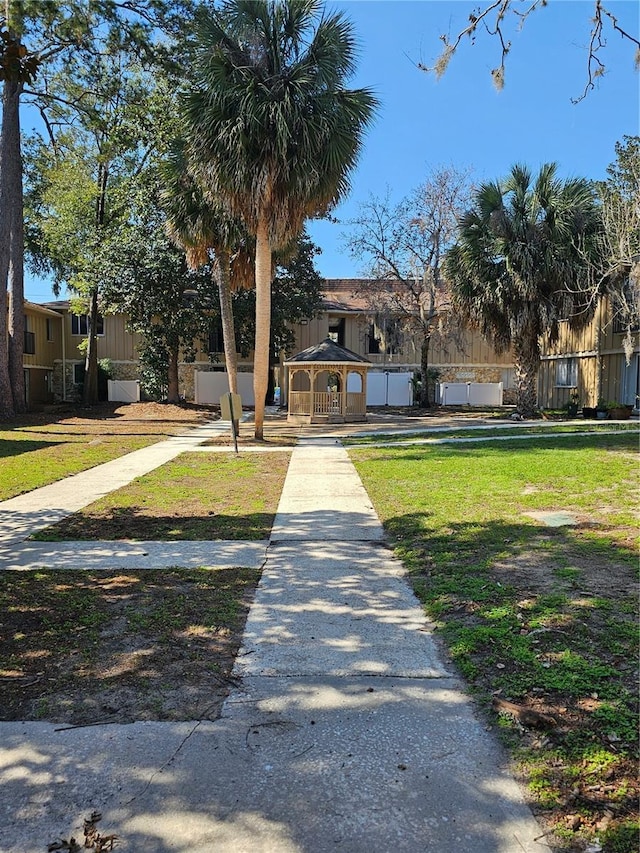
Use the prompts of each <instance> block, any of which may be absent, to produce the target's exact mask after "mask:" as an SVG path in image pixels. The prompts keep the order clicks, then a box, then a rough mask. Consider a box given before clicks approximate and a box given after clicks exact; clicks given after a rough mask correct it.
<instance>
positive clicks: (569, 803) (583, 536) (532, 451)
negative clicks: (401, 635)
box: [350, 433, 639, 853]
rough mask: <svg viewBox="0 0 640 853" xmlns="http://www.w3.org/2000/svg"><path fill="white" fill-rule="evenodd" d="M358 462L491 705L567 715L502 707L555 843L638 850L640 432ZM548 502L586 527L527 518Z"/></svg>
mask: <svg viewBox="0 0 640 853" xmlns="http://www.w3.org/2000/svg"><path fill="white" fill-rule="evenodd" d="M350 455H351V457H352V459H353V460H354V462H355V464H356V467H357V469H358V471H359V473H360V475H361V477H362V479H363V481H364V484H365V487H366V488H367V491H368V493H369V495H370V497H371V498H372V500H373V502H374V505H375V507H376V509H377V511H378V513H379V515H380V516H381V518H382V519H383V521H384V524H385V527H386V530H387V532H388V534H389V536H390V538H391V540H392V542H393V543H394V544H395V546H396V548H397V551H398V553H399V555H400V556H401V557H402V558H403V560H404V561H405V564H406V565H407V567H408V569H409V571H410V575H411V579H412V582H413V585H414V588H415V590H416V592H417V594H418V595H419V597H420V598H421V600H422V601H423V602H424V604H425V607H426V610H427V612H428V614H429V615H430V616H431V618H432V619H433V620H434V621H435V623H436V625H437V631H438V632H439V633H440V634H441V635H442V637H443V638H444V640H445V642H446V644H447V646H448V648H449V652H450V654H451V655H452V658H453V660H454V661H455V662H456V664H457V666H458V668H459V669H460V671H461V673H462V674H463V675H464V676H465V678H466V679H467V680H468V682H469V684H470V686H471V688H472V690H473V691H474V692H475V693H476V696H477V697H478V701H479V702H480V703H481V704H482V705H484V706H485V707H486V708H487V709H489V707H490V703H491V700H492V699H494V704H495V700H500V699H502V700H507V701H511V702H512V703H515V704H516V705H517V706H518V707H519V708H525V709H530V710H535V711H538V712H539V713H542V714H546V715H548V716H550V717H551V718H552V719H553V720H554V721H555V723H556V725H555V726H554V728H553V730H552V731H549V732H544V731H535V730H528V729H527V728H526V727H524V728H523V727H522V726H521V725H520V723H519V722H518V719H519V718H517V717H515V718H514V717H513V715H512V714H511V715H509V714H508V713H507V714H504V713H500V715H499V716H497V715H496V714H494V715H493V719H494V723H495V724H496V725H497V726H498V728H499V729H500V730H501V731H503V732H505V736H506V739H507V742H508V743H509V745H510V746H511V748H512V749H513V754H514V757H515V758H516V759H517V761H518V762H520V766H521V768H522V769H523V772H524V773H525V776H526V777H527V778H528V780H529V783H530V789H531V792H532V795H533V796H534V799H535V802H536V804H537V808H538V811H539V812H540V813H542V814H543V815H544V816H545V817H546V818H547V819H548V820H549V821H550V823H551V824H552V825H553V826H554V828H555V831H556V832H555V836H554V838H555V843H557V845H558V847H559V848H560V849H566V850H577V849H582V848H581V847H580V844H582V843H583V842H584V841H585V839H589V838H593V837H594V836H595V835H597V836H598V837H599V838H600V841H601V842H602V843H603V845H604V846H603V847H602V849H603V850H604V851H616V853H623V851H624V853H626V851H629V853H631V851H632V850H633V851H635V849H636V846H635V845H636V841H637V834H636V830H635V829H634V827H636V823H635V822H636V821H637V808H636V806H637V799H636V798H637V792H638V785H637V763H636V761H637V755H638V735H637V732H638V715H637V660H638V625H637V580H638V577H637V575H638V551H637V532H638V479H639V478H638V437H637V434H636V435H634V434H631V433H626V434H625V433H623V434H619V435H614V436H604V435H599V436H598V435H594V436H586V437H578V436H573V437H571V438H568V437H558V438H557V439H542V438H541V439H539V440H536V439H528V440H526V441H525V440H521V441H518V440H517V439H516V440H513V441H508V442H502V441H500V442H495V443H493V442H492V443H477V444H474V443H470V444H469V443H465V444H460V445H458V446H455V445H451V444H448V445H431V446H414V447H401V448H382V447H381V448H375V447H371V448H367V449H357V450H356V449H354V448H350ZM540 511H550V512H569V513H572V514H574V515H575V518H576V521H577V524H576V526H562V527H549V526H545V525H544V524H542V523H541V522H540V521H538V520H536V519H534V518H532V517H530V516H529V515H527V514H526V513H529V512H540ZM497 704H498V706H499V702H498V703H497ZM497 710H498V711H499V710H500V707H497ZM488 713H490V714H491V713H492V712H490V711H489V710H488Z"/></svg>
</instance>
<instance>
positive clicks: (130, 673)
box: [0, 568, 259, 725]
mask: <svg viewBox="0 0 640 853" xmlns="http://www.w3.org/2000/svg"><path fill="white" fill-rule="evenodd" d="M258 579H259V572H258V571H256V570H253V569H242V568H234V569H207V570H205V569H201V570H166V571H149V572H127V573H122V572H84V571H75V572H74V571H56V572H46V571H37V572H21V573H11V574H4V575H2V576H0V605H1V607H0V613H1V614H2V616H1V617H0V618H1V623H2V624H1V626H0V686H1V688H2V695H3V702H2V704H1V705H0V719H2V720H40V719H41V720H45V719H46V720H50V721H52V722H55V723H61V724H69V725H85V724H89V723H96V722H119V723H124V722H132V721H134V720H192V719H216V718H217V716H218V715H219V711H220V707H221V704H222V702H223V701H224V698H225V697H226V696H227V694H228V692H229V689H230V687H231V685H232V684H233V679H232V677H231V671H232V668H233V662H234V660H235V656H236V654H237V650H238V647H239V644H240V640H241V637H242V630H243V628H244V623H245V620H246V615H247V612H248V608H249V605H250V603H251V600H252V598H253V593H254V590H255V587H256V584H257V582H258Z"/></svg>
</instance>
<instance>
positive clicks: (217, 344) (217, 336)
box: [208, 317, 224, 353]
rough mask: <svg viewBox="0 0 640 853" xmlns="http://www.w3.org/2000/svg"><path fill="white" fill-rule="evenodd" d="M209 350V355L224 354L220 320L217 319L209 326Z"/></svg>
mask: <svg viewBox="0 0 640 853" xmlns="http://www.w3.org/2000/svg"><path fill="white" fill-rule="evenodd" d="M208 344H209V349H208V352H210V353H218V352H224V338H223V335H222V320H221V319H220V318H219V317H218V318H217V319H216V320H214V321H213V322H212V323H211V325H210V326H209V342H208Z"/></svg>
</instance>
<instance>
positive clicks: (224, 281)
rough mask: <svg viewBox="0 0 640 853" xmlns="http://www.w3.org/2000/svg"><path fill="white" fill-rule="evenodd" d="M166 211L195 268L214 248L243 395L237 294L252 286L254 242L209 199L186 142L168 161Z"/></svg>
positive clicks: (230, 363) (233, 385) (231, 360)
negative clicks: (235, 311)
mask: <svg viewBox="0 0 640 853" xmlns="http://www.w3.org/2000/svg"><path fill="white" fill-rule="evenodd" d="M162 176H163V181H164V186H165V189H164V193H163V207H164V209H165V212H166V214H167V231H168V234H169V237H170V238H171V240H172V241H173V242H174V243H175V244H176V245H177V246H179V247H180V248H181V249H183V250H184V251H185V254H186V257H187V263H188V265H189V267H190V268H191V269H197V268H198V267H201V266H202V265H204V264H206V263H207V262H208V261H209V252H210V250H213V252H214V254H215V258H216V264H215V266H214V268H213V271H214V275H215V277H216V279H217V285H218V293H219V297H220V319H221V322H222V338H223V342H224V344H223V345H224V356H225V362H226V368H227V374H228V376H229V390H230V391H231V393H232V394H237V393H238V355H237V352H236V338H235V324H234V320H233V303H232V299H231V293H232V291H233V290H237V289H238V288H239V287H243V288H244V287H251V286H252V283H253V282H252V271H251V263H252V260H253V253H252V252H251V251H250V248H249V240H248V237H247V235H246V232H245V231H244V228H243V227H242V223H240V222H239V221H238V220H237V219H236V220H234V219H232V218H231V217H230V216H229V214H228V213H227V212H226V211H225V210H224V209H222V208H221V206H220V205H217V206H216V207H214V206H213V205H212V204H210V203H209V202H207V201H205V199H204V198H203V195H202V192H201V190H200V188H199V187H198V185H197V183H196V182H195V180H194V179H193V177H192V176H191V175H190V174H189V172H188V163H187V158H186V153H185V150H184V144H183V143H182V142H181V141H176V142H175V143H174V145H173V146H172V147H171V149H170V151H169V154H168V156H167V159H166V160H165V162H164V163H163V168H162Z"/></svg>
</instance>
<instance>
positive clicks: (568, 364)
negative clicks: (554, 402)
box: [556, 358, 578, 388]
mask: <svg viewBox="0 0 640 853" xmlns="http://www.w3.org/2000/svg"><path fill="white" fill-rule="evenodd" d="M577 385H578V360H577V359H575V358H559V359H558V361H556V386H557V387H559V388H575V387H576V386H577Z"/></svg>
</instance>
